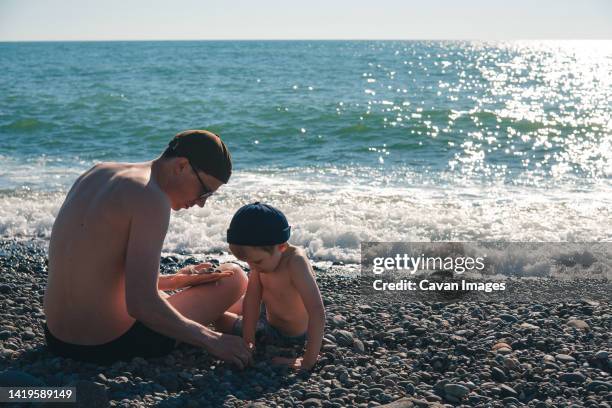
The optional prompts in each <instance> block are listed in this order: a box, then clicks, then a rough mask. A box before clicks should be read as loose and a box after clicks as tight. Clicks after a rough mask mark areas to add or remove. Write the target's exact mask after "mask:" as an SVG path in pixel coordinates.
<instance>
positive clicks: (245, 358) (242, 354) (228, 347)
mask: <svg viewBox="0 0 612 408" xmlns="http://www.w3.org/2000/svg"><path fill="white" fill-rule="evenodd" d="M206 349H207V350H208V352H209V353H210V354H212V355H213V356H215V357H217V358H218V359H220V360H223V361H227V362H228V363H232V364H234V365H235V366H236V367H238V368H239V369H240V370H243V369H244V368H245V367H247V366H249V365H251V364H252V363H253V355H252V353H251V350H250V348H249V346H248V345H247V344H246V342H245V341H244V340H243V339H242V337H239V336H233V335H231V334H224V333H219V334H218V336H216V337H214V338H212V339H211V340H210V342H209V343H208V344H207V345H206Z"/></svg>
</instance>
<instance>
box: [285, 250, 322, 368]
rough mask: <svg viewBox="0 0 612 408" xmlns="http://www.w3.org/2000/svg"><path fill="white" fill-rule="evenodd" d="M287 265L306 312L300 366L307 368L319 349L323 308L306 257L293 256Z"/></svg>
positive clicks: (317, 355) (312, 364)
mask: <svg viewBox="0 0 612 408" xmlns="http://www.w3.org/2000/svg"><path fill="white" fill-rule="evenodd" d="M289 265H290V273H291V280H292V281H293V284H294V285H295V288H296V289H297V291H298V293H299V294H300V296H301V297H302V302H303V303H304V307H305V308H306V311H307V312H308V332H307V339H308V340H307V343H306V351H305V352H304V356H303V359H302V364H301V366H302V368H304V369H307V370H309V369H311V368H312V367H313V366H314V365H315V364H316V362H317V359H318V358H319V351H321V343H322V342H323V331H324V330H325V308H324V307H323V300H322V299H321V293H320V292H319V287H318V286H317V282H316V280H315V277H314V274H313V272H312V268H311V266H310V262H308V259H306V257H304V256H295V257H294V258H293V259H292V260H291V262H290V264H289Z"/></svg>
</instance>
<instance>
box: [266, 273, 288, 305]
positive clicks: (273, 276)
mask: <svg viewBox="0 0 612 408" xmlns="http://www.w3.org/2000/svg"><path fill="white" fill-rule="evenodd" d="M259 279H260V281H261V288H262V297H263V299H264V301H265V300H266V299H269V300H271V299H277V300H280V299H291V298H294V297H295V295H296V293H297V291H296V288H295V286H293V283H292V282H291V278H290V277H289V274H288V273H286V272H280V273H278V272H275V273H270V274H266V273H260V274H259Z"/></svg>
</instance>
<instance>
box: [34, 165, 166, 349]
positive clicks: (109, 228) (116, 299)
mask: <svg viewBox="0 0 612 408" xmlns="http://www.w3.org/2000/svg"><path fill="white" fill-rule="evenodd" d="M150 175H151V167H150V165H148V163H145V164H121V163H104V164H99V165H97V166H95V167H93V168H92V169H90V170H89V171H87V172H86V173H85V174H83V175H82V176H81V177H80V178H79V179H78V180H77V181H76V182H75V184H74V186H73V187H72V189H71V190H70V192H69V193H68V196H67V197H66V201H65V202H64V205H63V206H62V207H61V209H60V211H59V213H58V215H57V218H56V221H55V224H54V225H53V231H52V233H51V245H50V247H49V282H48V286H47V291H46V292H45V299H44V307H45V315H46V317H47V326H48V327H49V330H50V331H51V333H52V334H53V335H55V336H56V337H58V338H60V339H62V340H64V341H67V342H70V343H75V344H83V345H92V344H102V343H105V342H108V341H111V340H113V339H115V338H117V337H119V336H120V335H121V334H123V333H125V332H126V331H127V330H128V328H129V327H130V326H131V325H132V324H133V323H134V318H132V317H131V316H130V315H129V314H128V312H127V306H126V302H125V273H124V272H125V271H124V265H125V253H126V248H127V241H128V236H129V228H130V219H131V217H132V214H133V212H134V211H135V210H137V209H135V208H133V207H134V200H133V198H134V197H133V195H134V193H135V191H136V190H138V189H141V188H145V189H147V188H148V189H157V191H156V193H157V194H152V196H158V197H159V199H160V200H162V202H164V201H165V203H164V204H165V205H166V206H167V209H168V212H169V211H170V205H169V203H168V200H167V199H165V197H164V196H163V194H162V193H161V191H159V189H158V188H157V186H156V184H154V183H149V179H150ZM160 222H164V221H163V220H160ZM77 305H78V307H77Z"/></svg>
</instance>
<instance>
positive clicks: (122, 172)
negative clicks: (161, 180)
mask: <svg viewBox="0 0 612 408" xmlns="http://www.w3.org/2000/svg"><path fill="white" fill-rule="evenodd" d="M92 171H97V172H108V173H109V180H110V181H111V184H112V186H113V190H115V191H116V192H117V193H118V194H119V196H120V197H121V198H122V200H121V201H123V202H124V203H125V204H126V205H127V206H128V207H131V208H136V209H138V208H142V206H146V207H148V208H149V209H151V210H155V209H157V210H159V211H162V210H163V211H167V210H169V208H170V203H169V201H168V197H167V196H166V195H165V194H164V192H163V191H162V190H161V189H160V188H159V186H158V185H157V184H156V183H154V182H152V181H151V178H150V173H149V172H147V171H144V170H143V168H139V167H138V166H135V165H132V164H130V163H114V162H106V163H99V164H97V165H96V166H94V168H93V169H92Z"/></svg>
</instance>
